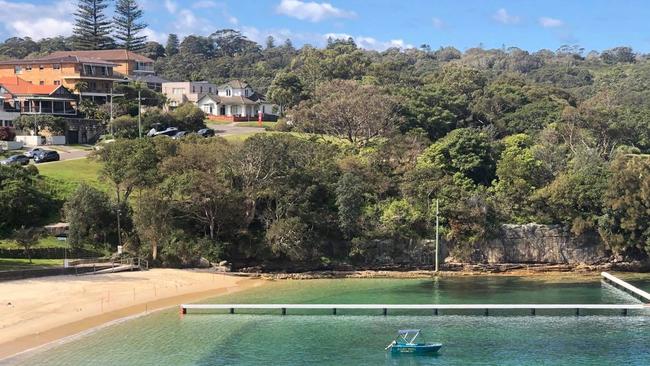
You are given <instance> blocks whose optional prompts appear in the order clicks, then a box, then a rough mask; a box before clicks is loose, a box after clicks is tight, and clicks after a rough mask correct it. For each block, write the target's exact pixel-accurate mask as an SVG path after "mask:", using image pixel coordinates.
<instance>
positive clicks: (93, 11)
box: [74, 0, 114, 50]
mask: <svg viewBox="0 0 650 366" xmlns="http://www.w3.org/2000/svg"><path fill="white" fill-rule="evenodd" d="M107 7H108V1H107V0H79V2H78V3H77V10H76V11H75V13H74V17H75V25H74V34H75V38H74V48H75V49H77V50H103V49H109V48H112V47H113V45H114V41H113V39H112V38H111V37H110V34H111V21H110V20H109V19H108V17H107V16H106V14H105V13H104V12H105V10H106V8H107Z"/></svg>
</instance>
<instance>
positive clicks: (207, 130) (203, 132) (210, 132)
mask: <svg viewBox="0 0 650 366" xmlns="http://www.w3.org/2000/svg"><path fill="white" fill-rule="evenodd" d="M196 133H197V134H198V135H199V136H203V137H214V130H213V129H211V128H202V129H200V130H198V131H197V132H196Z"/></svg>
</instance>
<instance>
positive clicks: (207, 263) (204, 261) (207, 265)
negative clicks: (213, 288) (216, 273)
mask: <svg viewBox="0 0 650 366" xmlns="http://www.w3.org/2000/svg"><path fill="white" fill-rule="evenodd" d="M197 267H199V268H210V261H209V260H207V259H205V258H203V257H201V259H199V263H198V266H197Z"/></svg>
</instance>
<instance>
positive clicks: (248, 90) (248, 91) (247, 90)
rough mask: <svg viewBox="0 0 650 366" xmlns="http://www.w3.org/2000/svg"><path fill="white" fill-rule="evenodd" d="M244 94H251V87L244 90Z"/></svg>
mask: <svg viewBox="0 0 650 366" xmlns="http://www.w3.org/2000/svg"><path fill="white" fill-rule="evenodd" d="M244 94H246V96H248V95H249V94H250V89H248V88H246V90H245V91H244Z"/></svg>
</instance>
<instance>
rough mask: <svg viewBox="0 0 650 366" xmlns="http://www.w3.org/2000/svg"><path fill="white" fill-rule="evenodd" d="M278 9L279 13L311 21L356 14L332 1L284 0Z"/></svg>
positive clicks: (349, 16)
mask: <svg viewBox="0 0 650 366" xmlns="http://www.w3.org/2000/svg"><path fill="white" fill-rule="evenodd" d="M276 11H277V12H278V13H279V14H284V15H286V16H289V17H292V18H296V19H300V20H308V21H310V22H320V21H321V20H324V19H327V18H352V17H354V16H355V15H356V14H355V13H354V12H353V11H347V10H343V9H339V8H337V7H334V6H333V5H332V4H330V3H317V2H314V1H310V2H305V1H301V0H282V1H281V2H280V4H279V5H278V6H277V8H276Z"/></svg>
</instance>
